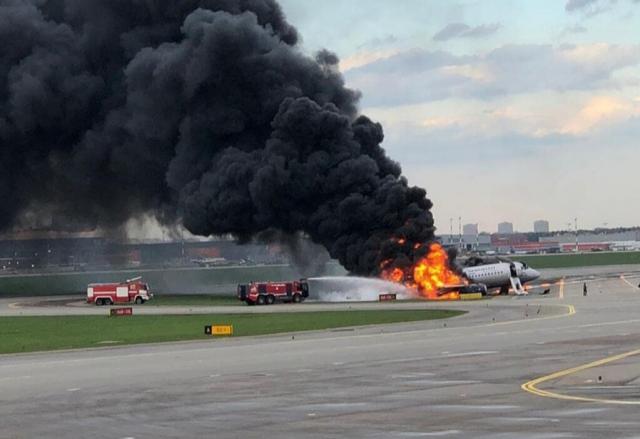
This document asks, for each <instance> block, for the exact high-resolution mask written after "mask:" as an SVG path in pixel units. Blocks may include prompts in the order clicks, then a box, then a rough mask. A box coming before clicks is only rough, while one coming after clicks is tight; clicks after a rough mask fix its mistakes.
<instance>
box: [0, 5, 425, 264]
mask: <svg viewBox="0 0 640 439" xmlns="http://www.w3.org/2000/svg"><path fill="white" fill-rule="evenodd" d="M297 41H298V35H297V32H296V30H295V29H294V28H293V27H292V26H291V25H289V24H288V23H287V22H286V20H285V18H284V17H283V15H282V13H281V10H280V8H279V6H278V5H277V4H276V3H275V2H273V1H269V0H241V1H228V0H209V1H207V0H200V1H196V0H188V1H185V0H180V1H178V0H174V1H167V0H145V1H142V0H50V1H47V0H0V200H2V203H1V204H0V227H2V228H7V227H9V226H11V225H12V224H14V223H15V221H16V218H17V217H18V216H19V215H20V214H21V212H23V211H25V210H26V209H38V208H43V207H47V209H55V210H56V211H57V212H59V213H60V214H61V215H65V216H68V217H73V218H76V219H81V220H83V221H88V222H91V223H94V224H99V225H102V226H104V227H110V226H117V225H119V224H121V223H122V222H124V221H126V220H127V219H129V218H131V217H135V216H138V215H141V214H148V213H151V214H153V215H155V216H156V217H158V218H159V219H160V220H161V221H163V222H165V223H175V222H178V221H181V222H182V223H183V224H184V225H185V227H186V228H187V229H188V230H190V231H191V232H192V233H195V234H200V235H205V236H206V235H211V234H223V233H232V234H235V235H236V236H239V237H241V238H245V239H246V238H250V237H252V236H253V235H255V234H256V233H258V232H262V231H264V230H270V229H272V230H279V231H282V232H285V233H294V232H299V231H302V232H304V233H306V234H308V235H309V236H310V237H311V238H312V239H313V240H314V241H315V242H318V243H320V244H322V245H324V246H325V247H326V248H327V249H328V250H329V252H330V254H331V255H332V256H333V257H336V258H338V259H339V260H340V262H341V263H342V264H343V265H344V266H345V267H346V268H347V269H349V270H351V271H353V272H356V273H366V274H369V273H375V272H376V271H377V269H378V265H379V263H380V261H382V260H383V259H387V258H389V257H394V258H396V257H397V255H398V254H401V255H404V256H401V257H399V258H397V262H398V263H399V264H403V263H408V262H409V261H410V260H411V259H412V258H413V256H412V253H413V244H414V243H418V242H420V243H422V242H426V241H429V240H431V239H432V238H433V220H432V216H431V213H430V212H429V209H430V207H431V203H430V201H429V200H428V199H426V196H425V191H424V190H422V189H420V188H415V187H410V186H409V185H408V183H407V181H406V179H404V178H403V177H402V176H401V171H400V167H399V166H398V164H397V163H395V162H393V161H392V160H391V159H389V158H388V157H387V156H386V155H385V152H384V150H383V149H382V148H381V147H380V143H381V142H382V139H383V134H382V128H381V126H380V125H379V124H376V123H374V122H372V121H370V120H369V119H367V118H366V117H365V116H361V115H359V114H358V113H357V103H358V93H356V92H354V91H353V90H349V89H347V88H346V87H345V86H344V82H343V79H342V77H341V75H340V74H339V73H338V70H337V62H338V60H337V58H336V57H335V56H334V55H333V54H331V53H329V52H326V51H323V52H320V53H319V54H317V56H316V57H315V58H310V57H308V56H306V55H304V54H303V53H302V52H301V51H300V50H299V49H298V48H297ZM393 236H398V237H404V238H405V239H406V242H405V244H404V245H403V246H400V245H398V244H397V243H394V242H393V241H392V240H390V238H391V237H393Z"/></svg>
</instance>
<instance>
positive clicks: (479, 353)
mask: <svg viewBox="0 0 640 439" xmlns="http://www.w3.org/2000/svg"><path fill="white" fill-rule="evenodd" d="M498 353H499V352H498V351H474V352H461V353H459V354H448V355H445V357H446V358H457V357H476V356H478V355H491V354H498Z"/></svg>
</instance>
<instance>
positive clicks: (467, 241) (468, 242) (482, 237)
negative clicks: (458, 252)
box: [438, 233, 491, 251]
mask: <svg viewBox="0 0 640 439" xmlns="http://www.w3.org/2000/svg"><path fill="white" fill-rule="evenodd" d="M438 241H440V243H442V245H444V246H445V247H454V248H458V249H462V250H468V251H488V250H491V236H490V235H488V234H486V233H480V234H477V235H467V234H463V235H448V234H447V235H440V236H439V237H438Z"/></svg>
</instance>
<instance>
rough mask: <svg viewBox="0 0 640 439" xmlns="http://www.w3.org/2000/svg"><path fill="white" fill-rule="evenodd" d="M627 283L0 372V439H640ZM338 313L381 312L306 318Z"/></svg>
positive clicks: (21, 363) (46, 360) (62, 356)
mask: <svg viewBox="0 0 640 439" xmlns="http://www.w3.org/2000/svg"><path fill="white" fill-rule="evenodd" d="M634 276H636V275H633V274H632V275H628V276H626V277H625V278H621V277H620V276H610V277H597V278H594V279H589V280H588V287H589V295H588V296H587V297H583V295H582V285H583V281H584V280H583V279H582V278H579V279H566V280H564V281H563V282H559V283H557V284H554V285H553V286H552V287H551V289H552V291H551V294H550V295H549V296H538V295H531V296H529V297H526V298H496V299H493V300H491V301H482V302H474V303H462V302H460V303H447V304H423V303H409V304H404V305H403V304H392V305H387V306H392V307H394V308H397V307H401V306H408V307H442V306H444V307H448V308H454V309H466V310H469V311H470V312H469V314H467V315H465V316H462V317H457V318H454V319H449V320H446V321H432V322H423V323H411V324H400V325H386V326H379V327H367V328H360V329H346V330H345V329H341V330H333V331H316V332H311V333H298V334H286V335H279V336H269V337H247V338H238V339H227V340H216V341H205V342H191V343H182V344H177V343H168V344H161V345H145V346H130V347H122V348H109V349H95V350H87V351H70V352H55V353H39V354H28V355H7V356H0V426H1V427H2V428H0V438H32V437H52V438H53V437H56V438H59V437H65V438H86V437H95V438H160V437H170V438H185V437H193V438H200V437H215V438H261V439H263V438H272V437H273V438H412V437H445V438H449V437H451V438H461V437H464V438H567V437H576V438H591V437H593V438H604V437H607V438H633V437H640V419H639V418H638V410H639V409H640V406H639V405H638V404H640V379H639V377H640V355H635V354H634V355H628V356H622V357H614V356H617V355H618V354H624V353H633V351H635V350H637V349H640V290H639V289H638V288H637V284H638V282H639V279H638V278H637V277H634ZM349 306H351V307H378V306H379V305H378V304H358V305H356V304H347V305H345V304H331V305H309V306H305V308H307V309H310V308H316V307H317V309H321V308H324V307H329V308H330V309H343V308H345V307H349ZM67 308H69V307H67ZM221 308H224V309H223V311H224V312H227V311H228V310H229V307H221ZM287 308H288V307H286V306H285V307H273V308H270V307H265V308H260V309H262V310H269V309H273V310H276V309H277V310H284V309H287ZM0 309H1V310H2V312H3V313H5V314H7V313H14V312H25V311H24V309H22V310H19V309H18V310H16V309H15V308H10V307H8V304H7V303H6V301H2V304H1V305H0ZM80 309H82V308H80ZM147 309H151V308H147ZM247 309H248V308H242V310H243V311H246V310H247ZM574 311H575V313H574ZM14 315H15V314H14ZM445 324H446V327H445ZM597 360H602V361H599V362H597V363H594V362H596V361H597ZM589 363H591V364H592V365H591V366H590V365H589ZM587 366H589V367H587ZM561 371H565V372H563V373H564V374H562V373H561V374H560V375H558V374H557V373H556V372H561ZM554 374H555V375H554ZM536 379H539V380H536ZM523 385H525V386H524V387H525V390H523V388H522V386H523Z"/></svg>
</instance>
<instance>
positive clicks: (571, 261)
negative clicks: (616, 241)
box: [512, 252, 640, 269]
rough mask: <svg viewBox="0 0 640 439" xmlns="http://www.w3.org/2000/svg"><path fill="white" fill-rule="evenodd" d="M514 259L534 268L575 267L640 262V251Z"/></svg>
mask: <svg viewBox="0 0 640 439" xmlns="http://www.w3.org/2000/svg"><path fill="white" fill-rule="evenodd" d="M512 259H513V260H517V261H522V262H526V263H527V264H529V265H531V266H532V267H533V268H536V269H537V268H573V267H592V266H596V265H628V264H640V252H593V253H578V254H559V255H539V256H535V255H530V256H520V255H512Z"/></svg>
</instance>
